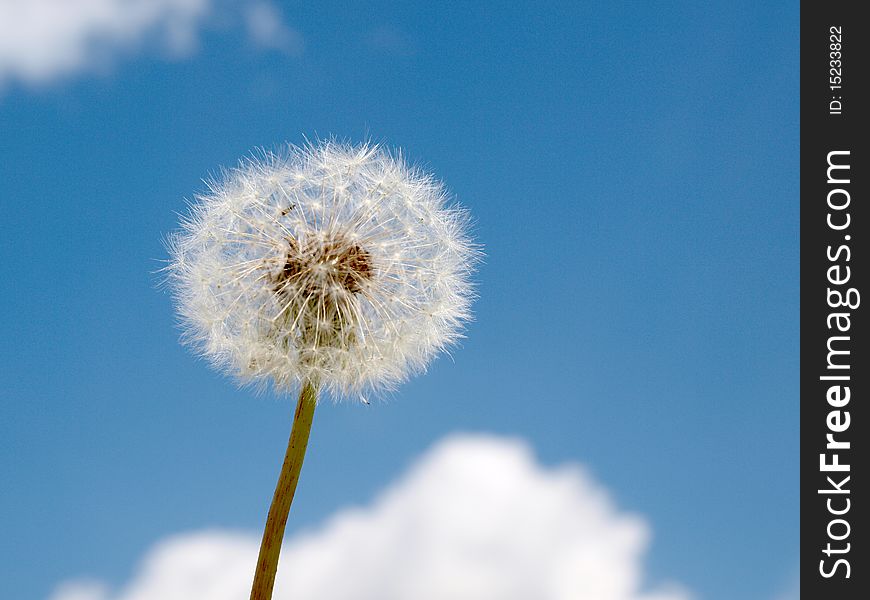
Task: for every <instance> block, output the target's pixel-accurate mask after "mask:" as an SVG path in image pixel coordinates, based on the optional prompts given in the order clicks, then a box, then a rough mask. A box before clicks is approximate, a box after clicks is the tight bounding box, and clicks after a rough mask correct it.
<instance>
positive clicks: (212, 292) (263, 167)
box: [168, 142, 478, 600]
mask: <svg viewBox="0 0 870 600" xmlns="http://www.w3.org/2000/svg"><path fill="white" fill-rule="evenodd" d="M467 228H468V218H467V214H466V213H465V211H463V210H462V209H460V208H458V207H456V206H451V205H449V203H448V198H447V195H446V193H445V191H444V188H443V186H442V185H441V184H440V183H439V182H438V181H437V180H435V179H434V178H433V177H432V176H430V175H428V174H426V173H423V172H422V171H420V170H417V169H413V168H411V167H409V166H408V165H407V164H406V163H405V162H404V161H403V160H402V158H401V156H395V155H391V154H390V153H388V152H386V151H384V150H383V149H382V148H380V147H378V146H373V145H368V144H363V145H359V146H350V145H344V144H339V143H336V142H324V143H321V144H319V145H311V146H307V147H305V148H297V147H290V148H288V150H287V151H286V152H285V153H283V154H280V155H279V154H273V153H265V154H263V155H262V156H261V157H259V158H254V159H248V160H245V161H243V162H242V163H241V164H240V166H239V167H237V168H235V169H233V170H230V171H228V172H225V173H223V175H222V177H221V178H220V179H219V180H217V181H213V182H211V183H210V184H209V192H208V193H206V194H203V195H201V196H198V197H197V202H196V203H194V204H193V206H192V208H191V213H190V215H189V216H188V217H187V218H186V219H185V220H184V222H183V225H182V229H181V231H180V232H178V233H177V234H176V235H175V236H173V237H172V238H171V239H170V253H171V262H170V265H169V268H168V272H169V279H170V282H171V285H172V289H173V291H174V294H175V299H176V304H177V307H178V312H179V315H180V318H181V322H182V325H183V328H184V334H183V338H184V340H185V341H186V342H187V343H189V344H190V345H191V346H193V347H194V348H195V349H196V350H198V351H199V352H200V353H201V354H202V355H203V356H204V357H206V358H207V359H208V360H209V361H210V362H211V363H212V364H213V365H214V366H215V367H216V368H218V369H219V370H221V371H224V372H228V373H230V374H232V375H233V376H235V377H236V378H237V379H238V380H240V381H241V382H245V383H259V384H264V385H269V384H271V385H273V386H274V387H275V388H276V389H278V390H282V391H296V390H298V391H299V401H298V403H297V407H296V413H295V416H294V421H293V427H292V432H291V435H290V441H289V445H288V448H287V454H286V456H285V461H284V465H283V468H282V471H281V475H280V477H279V480H278V486H277V488H276V490H275V496H274V498H273V501H272V506H271V508H270V511H269V515H268V518H267V522H266V530H265V532H264V535H263V542H262V545H261V548H260V556H259V560H258V565H257V571H256V573H255V577H254V585H253V589H252V592H251V599H252V600H255V599H256V600H267V599H268V598H271V595H272V586H273V584H274V577H275V571H276V568H277V562H278V554H279V553H280V548H281V540H282V538H283V534H284V526H285V524H286V520H287V515H288V513H289V509H290V503H291V502H292V499H293V494H294V492H295V488H296V482H297V480H298V477H299V472H300V469H301V466H302V461H303V458H304V455H305V448H306V446H307V442H308V435H309V432H310V429H311V423H312V419H313V414H314V408H315V406H316V404H317V400H318V395H319V394H320V393H323V392H326V393H328V394H329V395H330V396H331V397H333V398H335V399H341V398H358V399H361V400H363V401H366V400H365V396H366V395H367V394H370V393H379V392H382V391H384V390H388V389H392V388H394V387H395V386H396V385H397V384H398V383H400V382H402V381H404V380H405V379H407V378H408V377H409V376H410V375H412V374H415V373H418V372H421V371H423V370H424V369H425V368H426V366H427V365H428V364H429V363H430V362H431V360H432V359H433V358H434V357H435V356H436V355H437V354H439V353H440V352H441V351H443V350H445V349H446V348H448V347H449V346H450V345H452V344H454V343H455V342H456V341H457V340H458V338H459V337H460V336H461V333H462V328H463V325H464V323H465V322H466V321H467V320H468V319H469V317H470V312H469V308H470V303H471V300H472V296H473V293H472V288H471V285H470V276H471V273H472V271H473V267H474V264H475V262H476V260H477V256H478V250H477V247H476V246H475V245H474V244H473V243H472V242H471V240H470V239H469V237H468V234H467Z"/></svg>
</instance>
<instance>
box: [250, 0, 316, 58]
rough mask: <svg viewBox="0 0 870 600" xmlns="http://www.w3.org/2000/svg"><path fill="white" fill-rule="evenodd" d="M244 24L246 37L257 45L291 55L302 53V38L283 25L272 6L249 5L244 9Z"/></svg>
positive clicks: (281, 19) (268, 4)
mask: <svg viewBox="0 0 870 600" xmlns="http://www.w3.org/2000/svg"><path fill="white" fill-rule="evenodd" d="M245 23H246V25H247V28H248V35H249V36H250V38H251V40H253V41H254V42H255V43H256V44H257V45H259V46H261V47H263V48H268V49H271V50H280V51H281V52H286V53H287V54H292V55H299V54H301V53H302V49H303V47H304V42H303V40H302V36H301V35H300V34H299V32H298V31H296V30H295V29H291V28H290V27H288V26H287V25H286V24H285V22H284V19H283V18H282V16H281V12H280V11H279V10H278V7H276V6H275V5H274V4H271V3H269V2H253V3H251V4H250V5H248V7H247V8H246V9H245Z"/></svg>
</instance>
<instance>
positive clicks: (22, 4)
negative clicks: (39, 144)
mask: <svg viewBox="0 0 870 600" xmlns="http://www.w3.org/2000/svg"><path fill="white" fill-rule="evenodd" d="M224 9H226V11H228V12H230V13H231V14H232V15H234V17H233V20H243V21H244V26H245V30H246V31H247V33H248V35H249V36H250V39H251V40H252V41H253V42H254V43H255V44H257V45H258V46H261V47H270V48H275V49H280V50H283V51H285V52H287V53H290V54H298V53H299V52H301V48H302V37H301V35H300V34H299V33H298V32H296V31H295V30H294V29H292V28H291V27H289V26H288V25H287V24H286V23H285V22H284V20H283V18H282V16H281V14H280V12H279V11H278V9H277V8H276V7H275V6H274V5H273V4H272V3H271V2H268V1H266V0H256V1H254V2H243V3H241V4H239V3H228V2H224V1H223V0H0V87H2V86H3V84H4V83H7V82H9V81H16V82H19V83H22V84H25V85H30V86H34V85H41V84H48V83H52V82H54V81H56V80H58V79H63V78H67V77H71V76H74V75H75V74H77V73H81V72H92V71H95V70H99V69H102V68H105V67H107V66H109V65H114V64H116V63H117V62H118V61H119V60H121V59H123V58H129V57H131V56H133V55H135V54H137V53H139V52H140V51H142V50H143V49H144V48H146V47H152V48H157V49H159V50H160V51H161V52H163V53H166V54H169V55H170V56H173V57H176V58H178V57H183V56H188V55H191V54H193V53H194V52H195V51H196V49H197V47H198V44H199V38H200V33H201V31H202V30H203V28H204V27H205V26H206V25H207V23H208V21H209V19H210V18H211V17H212V16H213V15H214V13H215V12H216V11H218V10H224Z"/></svg>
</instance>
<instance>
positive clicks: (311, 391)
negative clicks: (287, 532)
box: [251, 383, 317, 600]
mask: <svg viewBox="0 0 870 600" xmlns="http://www.w3.org/2000/svg"><path fill="white" fill-rule="evenodd" d="M315 406H317V389H316V388H315V387H314V385H313V384H311V383H306V384H305V385H304V386H302V392H301V393H300V394H299V402H298V403H297V405H296V414H295V415H294V417H293V429H292V430H291V432H290V441H289V442H288V444H287V454H285V455H284V465H283V466H282V467H281V474H280V475H279V476H278V485H277V486H276V487H275V496H274V497H273V498H272V506H270V507H269V516H268V517H267V518H266V529H265V531H263V541H262V542H261V543H260V555H259V556H258V557H257V570H256V572H255V573H254V584H253V586H252V587H251V600H271V598H272V588H273V587H274V585H275V572H276V571H277V570H278V556H279V555H280V554H281V542H282V540H283V539H284V527H285V526H286V525H287V515H289V514H290V504H291V503H292V502H293V494H294V493H295V492H296V483H297V482H298V481H299V472H300V471H301V470H302V461H303V460H304V459H305V448H306V447H307V446H308V436H309V434H310V433H311V422H312V420H313V418H314V408H315Z"/></svg>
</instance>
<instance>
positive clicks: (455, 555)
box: [52, 436, 689, 600]
mask: <svg viewBox="0 0 870 600" xmlns="http://www.w3.org/2000/svg"><path fill="white" fill-rule="evenodd" d="M648 540H649V531H648V527H647V525H646V524H645V522H644V521H643V520H642V519H641V518H639V517H637V516H632V515H628V514H625V513H623V512H620V511H619V510H618V509H617V508H616V507H615V506H614V504H613V502H612V500H611V499H610V498H609V496H608V495H607V493H606V491H605V490H604V489H603V488H602V487H601V486H600V485H599V484H597V483H596V482H594V481H593V480H592V479H590V478H589V476H588V475H586V474H585V473H584V471H583V470H582V469H581V468H579V467H578V466H567V467H561V468H558V469H547V468H544V467H542V466H540V465H538V464H537V463H536V462H535V461H534V460H533V458H532V456H531V453H530V451H529V449H528V448H527V447H526V446H525V445H524V444H522V443H521V442H518V441H515V440H505V439H501V438H495V437H489V436H460V437H452V438H448V439H447V440H445V441H443V442H441V443H440V444H439V445H438V446H436V447H435V448H434V449H433V450H431V451H430V452H429V453H428V454H426V455H425V456H424V457H423V458H422V459H421V460H419V461H418V462H417V463H416V464H415V465H414V467H413V468H412V469H411V470H410V472H409V473H408V474H406V475H405V476H404V477H403V478H402V479H400V480H399V481H398V482H397V483H396V484H395V485H393V486H392V487H391V488H390V489H388V490H387V491H386V492H385V493H384V494H382V495H381V496H380V497H379V498H378V499H376V500H375V501H374V502H373V503H372V504H371V505H370V506H367V507H364V508H349V509H345V510H342V511H340V512H339V513H337V514H336V515H335V516H334V517H332V518H331V519H330V520H329V521H328V522H327V523H326V524H324V525H323V526H322V527H321V528H319V529H317V530H315V531H312V532H309V533H307V534H303V535H299V536H296V537H294V538H290V539H288V540H287V541H286V542H285V547H284V552H283V554H282V561H281V565H280V567H279V571H278V578H277V584H276V589H275V600H291V599H292V600H309V599H310V600H314V599H318V600H351V599H353V600H407V599H411V598H413V599H414V600H436V599H437V600H443V599H444V598H450V599H451V600H529V599H531V598H535V599H540V600H583V599H588V600H686V599H687V598H688V597H689V596H688V594H687V593H686V592H685V591H683V590H681V589H680V588H678V587H676V586H664V587H661V586H659V587H657V588H655V589H654V590H653V591H644V589H643V587H644V568H643V559H644V554H645V552H646V549H647V545H648ZM257 547H258V536H257V535H253V534H252V535H248V534H240V533H231V532H224V531H210V532H208V531H207V532H200V533H192V534H185V535H180V536H177V537H174V538H171V539H168V540H164V541H163V542H161V543H159V544H157V545H156V546H155V547H154V548H152V549H151V550H150V551H149V552H148V554H147V555H146V557H145V559H144V561H143V563H142V565H141V566H140V568H139V570H138V573H137V575H136V576H135V577H134V578H133V580H132V581H131V582H130V583H129V584H128V585H127V586H125V587H124V588H123V589H121V590H120V591H118V592H117V593H114V594H113V593H107V591H106V590H105V588H103V587H101V586H99V585H98V584H94V583H93V582H90V583H87V584H86V585H84V584H83V585H81V586H79V587H78V588H76V587H70V586H72V585H73V584H70V583H67V584H65V585H66V587H63V586H62V587H60V588H58V589H57V590H56V592H55V594H54V595H53V596H52V600H189V599H190V598H197V599H199V600H230V599H238V598H246V597H247V595H248V593H249V590H250V583H251V576H252V573H253V568H254V564H255V562H256V556H257ZM87 586H90V587H87ZM88 594H90V595H88Z"/></svg>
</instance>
